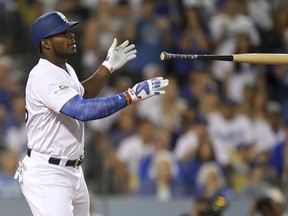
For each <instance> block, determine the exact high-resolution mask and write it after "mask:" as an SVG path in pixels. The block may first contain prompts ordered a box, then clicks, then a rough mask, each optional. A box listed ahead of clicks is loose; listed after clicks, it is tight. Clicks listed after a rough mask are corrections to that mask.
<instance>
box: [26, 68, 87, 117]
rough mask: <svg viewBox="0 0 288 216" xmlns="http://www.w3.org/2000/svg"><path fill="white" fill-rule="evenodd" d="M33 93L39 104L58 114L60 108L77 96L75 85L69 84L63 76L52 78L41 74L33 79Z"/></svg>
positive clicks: (49, 75) (46, 74)
mask: <svg viewBox="0 0 288 216" xmlns="http://www.w3.org/2000/svg"><path fill="white" fill-rule="evenodd" d="M33 83H34V84H33V86H32V88H33V92H34V94H35V97H36V98H37V99H38V100H39V102H41V103H43V104H44V105H45V106H46V107H48V108H49V109H51V110H53V111H55V112H57V113H59V112H60V109H61V108H62V106H63V105H64V104H65V103H66V102H67V101H68V100H70V99H71V98H72V97H74V96H75V95H77V94H81V93H80V92H78V91H77V88H76V86H75V83H73V82H71V81H70V82H69V81H68V79H65V77H64V76H61V75H60V76H53V75H51V74H48V73H43V74H41V76H37V77H35V80H34V82H33Z"/></svg>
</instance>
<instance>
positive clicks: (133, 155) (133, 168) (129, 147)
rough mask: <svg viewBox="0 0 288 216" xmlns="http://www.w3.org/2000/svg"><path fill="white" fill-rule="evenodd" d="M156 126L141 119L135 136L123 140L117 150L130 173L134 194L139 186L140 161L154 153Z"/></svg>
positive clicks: (118, 155)
mask: <svg viewBox="0 0 288 216" xmlns="http://www.w3.org/2000/svg"><path fill="white" fill-rule="evenodd" d="M154 131H155V125H154V124H153V123H152V122H150V121H149V120H147V119H140V120H139V122H138V130H137V133H136V134H135V135H132V136H129V137H127V138H126V139H124V140H122V142H121V143H120V144H119V148H118V149H117V152H116V155H117V158H118V159H119V160H120V161H121V162H122V163H123V164H125V167H126V169H127V171H128V173H129V183H128V185H129V189H130V191H131V192H133V191H134V190H135V189H136V188H137V187H138V184H139V179H138V170H139V165H140V161H141V160H142V159H143V158H144V157H145V156H147V155H148V154H151V153H152V152H153V151H154V148H155V146H154V145H153V141H154Z"/></svg>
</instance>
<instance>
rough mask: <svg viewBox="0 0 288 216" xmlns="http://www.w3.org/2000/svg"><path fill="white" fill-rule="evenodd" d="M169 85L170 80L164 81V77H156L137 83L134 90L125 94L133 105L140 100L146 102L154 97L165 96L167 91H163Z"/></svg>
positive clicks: (129, 90)
mask: <svg viewBox="0 0 288 216" xmlns="http://www.w3.org/2000/svg"><path fill="white" fill-rule="evenodd" d="M168 84H169V80H168V79H164V78H163V77H155V78H152V79H149V80H145V81H142V82H140V83H137V84H136V85H134V87H133V88H129V89H128V90H127V91H126V92H125V93H126V94H127V98H128V101H129V102H130V101H131V103H132V102H136V101H139V100H145V99H147V98H149V97H152V96H154V95H163V94H165V91H164V90H161V89H162V88H164V87H166V86H167V85H168Z"/></svg>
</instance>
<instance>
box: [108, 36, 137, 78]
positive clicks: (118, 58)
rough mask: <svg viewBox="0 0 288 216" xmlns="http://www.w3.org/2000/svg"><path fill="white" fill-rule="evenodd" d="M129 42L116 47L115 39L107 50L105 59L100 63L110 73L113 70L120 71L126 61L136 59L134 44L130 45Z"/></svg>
mask: <svg viewBox="0 0 288 216" xmlns="http://www.w3.org/2000/svg"><path fill="white" fill-rule="evenodd" d="M128 45H129V41H128V40H126V41H124V42H123V43H122V44H121V45H119V46H117V39H116V38H114V41H113V43H112V45H111V47H110V48H109V50H108V54H107V57H106V59H105V61H104V62H103V63H102V64H103V65H104V66H105V67H107V68H108V70H109V71H110V72H111V73H112V72H113V71H115V70H118V69H120V68H121V67H123V65H124V64H126V63H127V62H128V61H131V60H132V59H134V58H136V53H137V51H136V49H135V45H134V44H130V45H129V46H128Z"/></svg>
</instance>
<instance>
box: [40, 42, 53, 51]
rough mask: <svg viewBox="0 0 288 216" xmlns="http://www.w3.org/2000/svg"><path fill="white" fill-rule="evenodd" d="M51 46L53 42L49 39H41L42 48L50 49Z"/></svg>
mask: <svg viewBox="0 0 288 216" xmlns="http://www.w3.org/2000/svg"><path fill="white" fill-rule="evenodd" d="M50 48H51V42H50V41H49V40H46V39H43V40H42V41H41V49H42V50H43V49H48V50H49V49H50Z"/></svg>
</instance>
